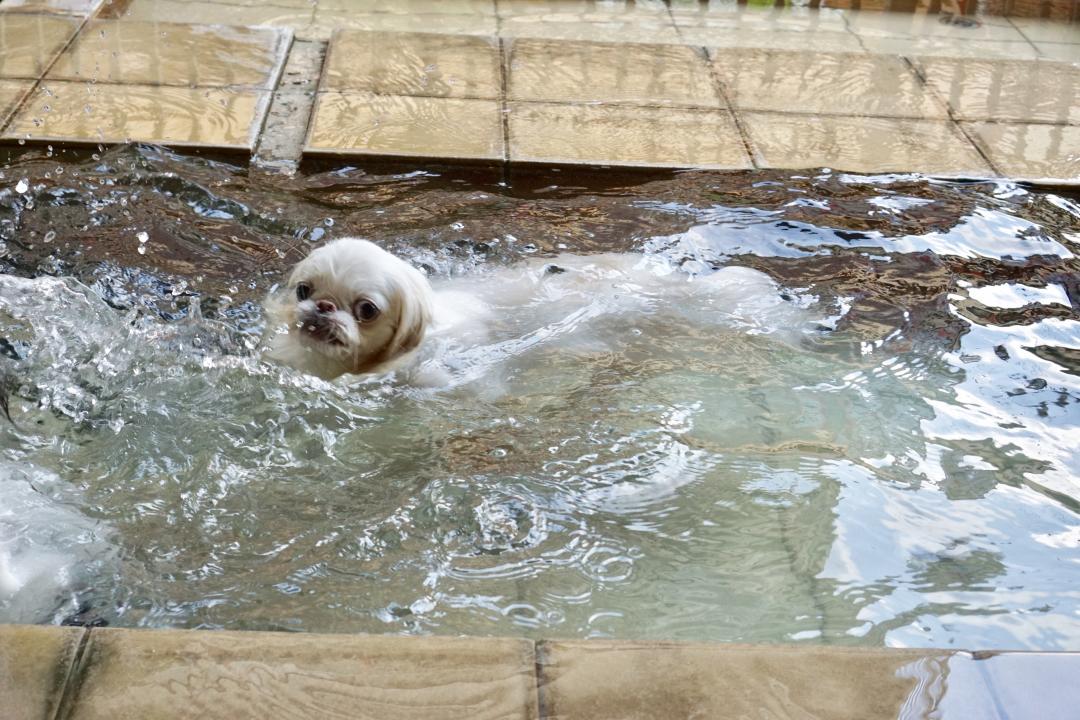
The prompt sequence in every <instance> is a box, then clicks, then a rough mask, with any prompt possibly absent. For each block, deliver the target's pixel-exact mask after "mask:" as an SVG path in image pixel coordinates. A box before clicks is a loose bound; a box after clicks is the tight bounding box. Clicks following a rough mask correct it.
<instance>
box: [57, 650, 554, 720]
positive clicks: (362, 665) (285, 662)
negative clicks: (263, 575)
mask: <svg viewBox="0 0 1080 720" xmlns="http://www.w3.org/2000/svg"><path fill="white" fill-rule="evenodd" d="M533 663H534V655H533V652H532V643H530V642H528V641H526V640H497V639H457V638H408V639H406V638H400V637H393V636H356V635H314V634H306V633H305V634H302V635H301V634H290V633H244V632H212V633H211V632H193V631H183V630H181V631H153V630H111V629H103V630H94V631H93V633H92V635H91V638H90V643H89V645H88V646H87V650H86V658H85V662H84V663H83V667H84V670H83V676H82V684H81V686H80V688H79V692H78V695H77V697H76V700H75V704H74V707H73V708H72V711H71V714H70V718H71V720H98V719H100V720H106V719H107V720H114V719H115V718H152V717H169V718H205V720H215V719H217V718H221V719H225V718H228V719H230V720H231V719H232V718H240V717H247V718H279V717H289V718H372V719H374V718H378V719H379V720H384V719H385V720H395V719H400V720H424V719H425V718H431V719H435V718H438V719H439V720H442V719H444V718H445V719H447V720H452V719H453V718H463V719H465V718H468V719H470V720H471V719H473V718H475V719H477V720H484V719H487V718H506V719H508V720H512V719H513V718H520V719H522V720H526V719H529V720H533V719H535V718H536V716H537V712H536V702H535V688H534V684H533V683H534V674H533Z"/></svg>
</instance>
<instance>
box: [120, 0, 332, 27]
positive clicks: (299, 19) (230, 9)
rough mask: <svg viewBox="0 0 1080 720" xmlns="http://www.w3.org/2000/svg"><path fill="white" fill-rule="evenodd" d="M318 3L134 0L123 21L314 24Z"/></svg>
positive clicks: (293, 25) (289, 0)
mask: <svg viewBox="0 0 1080 720" xmlns="http://www.w3.org/2000/svg"><path fill="white" fill-rule="evenodd" d="M314 17H315V5H314V4H312V3H311V2H310V0H303V2H302V3H297V4H295V5H294V4H293V0H286V1H285V2H280V1H275V2H273V3H261V2H255V3H251V4H240V3H230V4H224V3H218V2H213V1H212V0H205V1H204V2H188V1H187V0H133V1H132V3H131V5H130V6H128V8H127V10H126V11H125V12H124V14H123V15H122V16H121V19H123V20H153V21H157V22H179V23H186V22H190V21H191V20H193V19H197V20H198V21H199V22H200V23H202V24H204V25H270V26H273V27H289V28H293V29H296V28H300V27H304V26H306V25H309V24H311V21H312V19H313V18H314Z"/></svg>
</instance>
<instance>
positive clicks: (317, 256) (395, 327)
mask: <svg viewBox="0 0 1080 720" xmlns="http://www.w3.org/2000/svg"><path fill="white" fill-rule="evenodd" d="M266 310H267V315H268V320H269V325H268V327H269V329H270V332H271V333H272V336H271V338H270V343H269V344H270V352H269V353H268V355H269V357H270V358H271V359H273V360H277V361H278V362H281V363H283V364H285V365H289V366H291V367H294V368H296V369H298V370H302V371H304V372H307V373H310V374H312V375H316V376H318V377H321V378H323V379H326V380H329V379H332V378H335V377H338V376H339V375H343V374H345V373H358V374H359V373H369V372H381V371H383V370H388V369H390V368H391V367H392V365H393V364H394V363H395V362H396V361H399V360H401V359H402V358H403V357H404V356H406V355H408V354H409V353H410V352H412V351H413V350H415V349H416V348H417V347H418V346H419V345H420V341H421V340H423V338H424V332H425V330H426V328H427V326H428V325H429V324H430V322H431V317H432V299H431V287H430V286H429V285H428V282H427V279H426V278H425V277H424V276H423V275H422V274H421V273H420V272H419V271H418V270H416V269H415V268H413V267H412V266H411V265H409V264H408V263H406V262H405V261H403V260H401V259H399V258H397V257H395V256H393V255H391V254H390V253H388V252H386V251H385V250H382V249H381V248H379V247H377V246H376V245H374V244H372V243H370V242H368V241H367V240H358V239H355V238H345V239H341V240H335V241H334V242H331V243H328V244H327V245H324V246H322V247H320V248H318V249H316V250H314V251H313V252H312V253H311V254H310V255H308V256H307V257H306V258H305V259H304V260H302V261H301V262H300V263H299V264H297V266H296V267H295V268H293V271H292V273H291V274H290V275H289V280H288V283H287V284H286V286H285V287H284V288H283V289H282V290H280V291H278V292H277V293H275V294H273V295H272V296H271V297H270V298H268V299H267V302H266Z"/></svg>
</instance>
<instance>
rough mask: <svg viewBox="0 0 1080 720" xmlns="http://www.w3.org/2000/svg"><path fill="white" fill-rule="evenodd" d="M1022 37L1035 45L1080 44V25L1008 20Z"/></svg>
mask: <svg viewBox="0 0 1080 720" xmlns="http://www.w3.org/2000/svg"><path fill="white" fill-rule="evenodd" d="M1010 20H1011V22H1012V24H1013V25H1015V26H1016V28H1017V29H1018V30H1020V32H1021V33H1023V35H1024V37H1026V38H1027V39H1028V40H1033V41H1034V42H1036V43H1040V42H1052V43H1073V44H1078V43H1080V25H1078V24H1076V23H1065V22H1055V21H1053V20H1041V19H1039V18H1010Z"/></svg>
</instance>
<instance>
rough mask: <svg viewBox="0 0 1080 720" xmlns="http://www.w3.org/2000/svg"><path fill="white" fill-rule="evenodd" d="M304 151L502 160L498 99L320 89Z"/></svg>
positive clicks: (500, 119)
mask: <svg viewBox="0 0 1080 720" xmlns="http://www.w3.org/2000/svg"><path fill="white" fill-rule="evenodd" d="M305 151H306V152H308V153H326V154H343V155H377V156H401V157H424V158H448V159H462V160H493V161H501V160H502V159H503V137H502V116H501V113H500V105H499V102H497V101H494V100H466V99H460V98H425V97H404V96H398V95H371V94H369V93H363V92H347V93H339V92H326V93H319V97H318V100H317V102H316V105H315V118H314V120H313V121H312V124H311V130H310V132H309V134H308V141H307V147H306V150H305Z"/></svg>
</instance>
